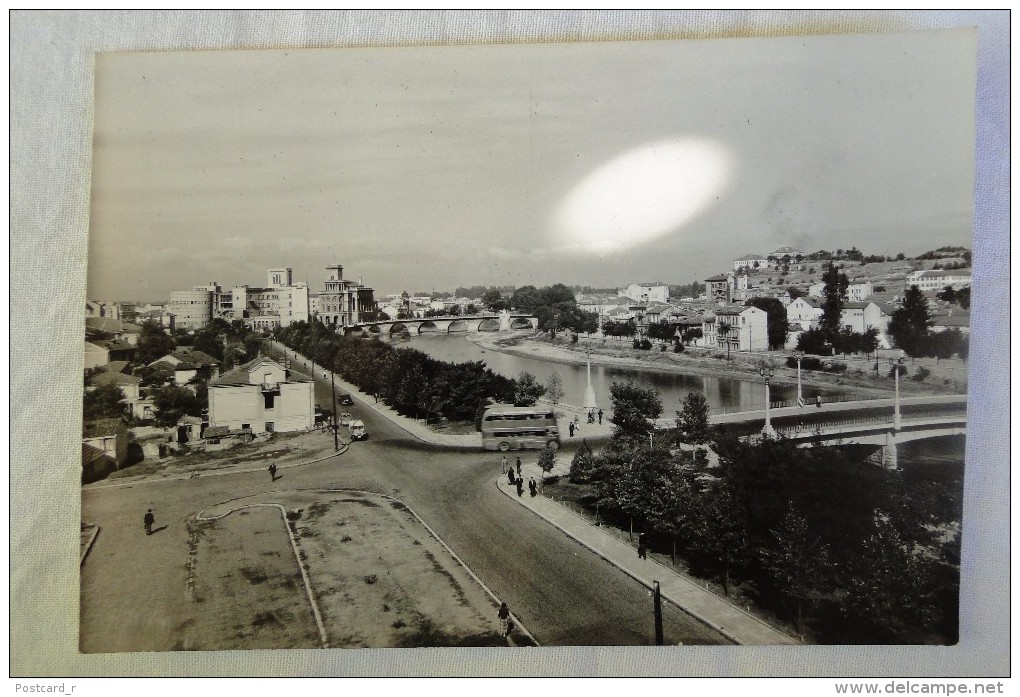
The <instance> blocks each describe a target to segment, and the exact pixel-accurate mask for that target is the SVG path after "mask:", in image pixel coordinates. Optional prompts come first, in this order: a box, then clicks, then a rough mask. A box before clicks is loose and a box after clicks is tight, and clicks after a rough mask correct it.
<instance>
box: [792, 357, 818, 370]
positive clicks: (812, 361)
mask: <svg viewBox="0 0 1020 697" xmlns="http://www.w3.org/2000/svg"><path fill="white" fill-rule="evenodd" d="M786 367H787V368H796V367H797V359H796V358H794V357H793V356H791V357H789V358H787V359H786ZM800 368H801V370H822V361H821V360H820V359H818V358H814V357H812V356H804V357H803V358H801V359H800Z"/></svg>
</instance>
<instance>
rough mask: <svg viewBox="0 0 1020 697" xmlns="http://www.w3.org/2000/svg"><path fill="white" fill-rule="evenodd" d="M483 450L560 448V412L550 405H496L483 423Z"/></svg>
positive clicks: (487, 410)
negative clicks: (557, 415) (558, 423)
mask: <svg viewBox="0 0 1020 697" xmlns="http://www.w3.org/2000/svg"><path fill="white" fill-rule="evenodd" d="M480 430H481V432H482V449H483V450H502V451H504V452H505V451H507V450H528V449H539V450H540V449H542V448H544V447H546V446H549V447H550V448H552V449H553V450H556V449H557V448H559V447H560V431H559V428H558V427H557V426H556V414H555V413H553V410H552V409H549V408H547V407H538V406H535V407H511V406H506V405H501V404H497V405H493V406H491V407H489V408H488V409H486V410H485V413H484V414H482V420H481V422H480Z"/></svg>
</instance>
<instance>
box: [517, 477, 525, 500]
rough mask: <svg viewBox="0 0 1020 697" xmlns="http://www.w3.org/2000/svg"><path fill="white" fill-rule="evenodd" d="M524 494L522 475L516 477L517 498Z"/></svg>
mask: <svg viewBox="0 0 1020 697" xmlns="http://www.w3.org/2000/svg"><path fill="white" fill-rule="evenodd" d="M522 496H524V477H518V478H517V498H520V497H522Z"/></svg>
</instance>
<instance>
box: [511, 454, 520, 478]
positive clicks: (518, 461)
mask: <svg viewBox="0 0 1020 697" xmlns="http://www.w3.org/2000/svg"><path fill="white" fill-rule="evenodd" d="M517 476H518V477H519V476H521V456H520V455H518V456H517ZM512 483H513V482H511V484H512Z"/></svg>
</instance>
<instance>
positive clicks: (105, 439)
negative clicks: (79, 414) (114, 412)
mask: <svg viewBox="0 0 1020 697" xmlns="http://www.w3.org/2000/svg"><path fill="white" fill-rule="evenodd" d="M81 442H82V446H83V447H82V467H83V468H85V467H86V457H87V458H88V466H89V468H90V469H91V470H93V471H84V470H83V472H82V476H83V478H84V477H85V475H86V474H88V475H94V474H95V472H94V470H96V469H97V468H98V467H99V465H98V464H97V463H98V462H99V461H100V460H101V459H102V458H107V459H108V460H109V461H110V462H111V463H112V464H113V468H114V469H120V466H121V465H123V464H124V462H125V461H126V460H127V450H128V430H127V426H126V425H125V424H124V422H123V421H121V420H120V419H97V420H95V421H88V422H86V423H85V424H83V425H82V434H81ZM84 446H89V448H90V449H89V448H85V447H84ZM97 451H98V454H97ZM103 476H105V473H104V475H103Z"/></svg>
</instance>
